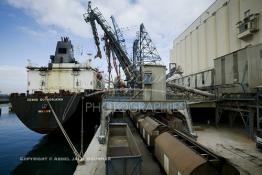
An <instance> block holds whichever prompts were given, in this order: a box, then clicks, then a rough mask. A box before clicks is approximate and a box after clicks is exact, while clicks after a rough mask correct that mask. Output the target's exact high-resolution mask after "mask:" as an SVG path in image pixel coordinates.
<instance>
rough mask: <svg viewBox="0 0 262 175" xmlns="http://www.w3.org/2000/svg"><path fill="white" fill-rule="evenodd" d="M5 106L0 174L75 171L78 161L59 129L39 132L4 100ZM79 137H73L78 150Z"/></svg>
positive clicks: (0, 122)
mask: <svg viewBox="0 0 262 175" xmlns="http://www.w3.org/2000/svg"><path fill="white" fill-rule="evenodd" d="M1 109H2V114H1V116H0V175H9V174H14V175H22V174H27V175H31V174H37V175H46V174H48V175H52V174H65V175H67V174H68V175H69V174H70V175H71V174H73V172H74V170H75V168H76V165H77V163H76V161H75V160H74V155H73V153H72V151H71V149H70V147H69V145H68V143H67V142H66V140H65V138H64V137H63V136H62V134H61V133H60V132H59V131H58V132H55V133H52V134H49V135H41V134H38V133H35V132H33V131H31V130H30V129H28V128H27V127H26V126H24V124H23V123H21V121H20V120H19V119H18V117H17V116H16V115H15V114H14V113H9V106H8V105H7V104H1ZM71 137H72V136H71ZM79 138H80V136H75V137H72V141H73V143H74V144H75V146H76V147H77V148H78V150H79V147H80V139H79ZM86 146H87V144H86V145H85V147H86Z"/></svg>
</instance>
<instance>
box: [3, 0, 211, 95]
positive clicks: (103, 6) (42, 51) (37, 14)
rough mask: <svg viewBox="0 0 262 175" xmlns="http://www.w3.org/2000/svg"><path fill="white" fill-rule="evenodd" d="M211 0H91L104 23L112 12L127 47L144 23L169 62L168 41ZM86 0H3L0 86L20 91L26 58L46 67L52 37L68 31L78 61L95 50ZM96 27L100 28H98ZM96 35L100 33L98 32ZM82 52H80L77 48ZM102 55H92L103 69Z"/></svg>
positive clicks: (53, 47)
mask: <svg viewBox="0 0 262 175" xmlns="http://www.w3.org/2000/svg"><path fill="white" fill-rule="evenodd" d="M214 1H215V0H93V1H92V4H93V7H95V6H97V7H98V8H99V9H100V11H101V12H102V13H103V15H104V17H105V18H106V20H108V22H111V21H110V16H111V15H114V17H115V19H116V21H117V23H118V25H119V26H120V27H121V28H122V29H123V33H124V36H125V38H126V41H127V43H126V45H127V47H128V49H129V50H130V49H131V46H132V42H133V40H134V39H135V34H136V31H138V27H139V25H140V23H142V22H143V23H144V25H145V27H146V29H147V31H148V32H149V34H150V36H151V38H152V39H153V42H154V44H155V45H156V47H157V49H158V52H159V53H160V56H161V57H162V60H163V63H164V64H166V65H168V64H169V50H170V49H171V48H172V42H173V40H174V39H175V38H176V37H177V36H178V35H179V34H180V33H181V32H183V31H184V30H185V29H186V28H187V27H188V26H189V25H190V24H191V23H192V22H193V21H194V20H195V19H196V18H197V17H198V16H199V15H200V14H201V13H202V12H204V10H206V9H207V8H208V7H209V6H210V5H211V4H212V3H213V2H214ZM87 3H88V1H87V0H3V1H1V2H0V19H1V27H0V39H1V40H0V48H1V49H0V91H2V92H3V93H10V92H17V91H19V92H22V91H24V92H25V91H26V69H25V66H26V65H27V60H28V59H30V60H31V61H32V62H33V63H34V64H36V65H41V66H46V65H47V63H48V61H49V55H52V54H54V51H55V46H56V41H57V40H59V39H60V37H61V36H69V37H70V39H71V40H72V43H73V44H74V46H75V52H76V53H75V56H76V58H77V59H78V60H79V61H80V62H81V61H84V60H85V59H86V54H87V53H92V54H93V55H95V53H96V49H95V45H94V41H93V36H92V32H91V28H90V26H89V25H88V24H86V23H85V21H84V20H83V13H85V12H86V9H87ZM99 31H101V30H99ZM99 35H102V33H99ZM82 51H83V53H84V54H83V55H81V54H80V53H81V52H82ZM104 61H105V60H93V66H94V67H97V68H100V69H103V66H101V65H105V64H103V63H104Z"/></svg>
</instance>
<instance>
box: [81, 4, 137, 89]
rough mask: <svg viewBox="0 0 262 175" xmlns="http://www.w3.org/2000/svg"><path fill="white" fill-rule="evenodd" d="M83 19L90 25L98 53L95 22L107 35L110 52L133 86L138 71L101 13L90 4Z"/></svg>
mask: <svg viewBox="0 0 262 175" xmlns="http://www.w3.org/2000/svg"><path fill="white" fill-rule="evenodd" d="M84 19H85V21H86V23H90V25H91V28H92V31H93V35H94V38H95V43H96V45H97V48H98V52H99V51H100V49H99V38H98V34H97V29H96V25H95V21H96V22H97V23H98V24H99V25H100V26H101V28H102V30H103V31H104V32H105V34H106V35H107V37H108V39H109V41H110V43H111V44H112V46H113V47H112V50H113V51H114V53H115V54H116V56H117V58H118V61H119V63H120V65H121V67H122V69H123V71H124V73H125V76H126V79H127V81H129V83H131V84H133V83H134V81H135V79H136V78H138V77H139V73H138V71H137V70H136V69H135V68H134V66H133V64H132V63H131V61H130V59H129V58H128V56H127V54H126V52H125V51H124V50H123V48H122V47H121V45H120V43H119V42H118V40H117V39H116V37H115V35H114V31H113V30H112V28H111V26H110V25H109V24H108V23H107V21H106V20H105V18H104V17H103V15H102V13H101V12H100V11H99V10H98V8H94V9H92V8H91V2H89V4H88V10H87V13H86V14H84Z"/></svg>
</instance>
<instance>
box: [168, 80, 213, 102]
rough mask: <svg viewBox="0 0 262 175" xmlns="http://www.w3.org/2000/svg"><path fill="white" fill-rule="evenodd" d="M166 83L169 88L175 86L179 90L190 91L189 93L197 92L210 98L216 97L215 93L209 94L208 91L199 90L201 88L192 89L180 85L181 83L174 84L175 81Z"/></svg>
mask: <svg viewBox="0 0 262 175" xmlns="http://www.w3.org/2000/svg"><path fill="white" fill-rule="evenodd" d="M166 85H167V86H168V87H171V88H172V87H173V88H177V89H179V90H183V91H188V92H191V93H195V94H199V95H202V96H206V97H210V98H215V97H216V95H215V94H211V93H209V92H205V91H201V90H198V89H193V88H190V87H186V86H181V85H178V84H175V83H170V82H168V83H167V84H166Z"/></svg>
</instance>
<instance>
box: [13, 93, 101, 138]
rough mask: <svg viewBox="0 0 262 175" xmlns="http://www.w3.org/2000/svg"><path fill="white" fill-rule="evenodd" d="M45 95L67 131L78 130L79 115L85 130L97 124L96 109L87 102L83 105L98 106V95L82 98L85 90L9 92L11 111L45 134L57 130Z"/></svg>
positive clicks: (97, 110) (25, 123)
mask: <svg viewBox="0 0 262 175" xmlns="http://www.w3.org/2000/svg"><path fill="white" fill-rule="evenodd" d="M90 93H92V92H90ZM46 97H47V99H48V101H49V102H50V104H51V106H52V108H53V110H54V112H55V113H56V115H57V117H58V119H59V121H60V122H61V123H62V124H63V126H64V127H65V128H66V130H67V131H70V132H80V128H81V121H82V120H81V119H82V116H83V120H84V127H85V128H84V129H85V131H87V132H89V131H90V132H93V131H94V128H95V126H96V125H98V124H99V118H100V115H99V109H98V108H97V109H95V110H93V108H91V107H90V105H86V104H94V105H98V104H99V102H100V96H99V95H95V96H91V97H85V95H84V93H79V94H75V93H71V94H69V93H68V94H43V93H42V94H33V95H25V94H12V95H11V98H10V102H11V104H12V108H13V111H14V112H15V113H16V115H17V116H18V118H19V119H20V120H21V121H22V123H23V124H24V125H25V126H27V127H28V128H29V129H31V130H33V131H35V132H38V133H41V134H48V133H50V132H53V131H55V130H58V129H59V128H58V127H59V126H58V123H57V121H56V120H55V117H54V115H53V113H52V111H51V108H50V106H49V105H48V103H47V101H46V99H45V98H46ZM87 106H88V108H87Z"/></svg>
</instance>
